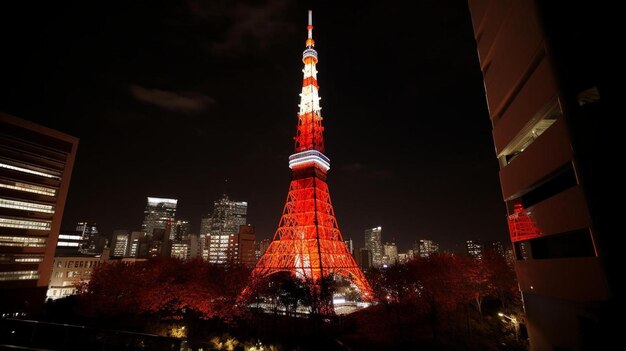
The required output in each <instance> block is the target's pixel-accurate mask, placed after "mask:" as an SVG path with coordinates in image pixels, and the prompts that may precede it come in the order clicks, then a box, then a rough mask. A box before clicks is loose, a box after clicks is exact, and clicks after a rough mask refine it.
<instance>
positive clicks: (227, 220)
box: [201, 194, 248, 264]
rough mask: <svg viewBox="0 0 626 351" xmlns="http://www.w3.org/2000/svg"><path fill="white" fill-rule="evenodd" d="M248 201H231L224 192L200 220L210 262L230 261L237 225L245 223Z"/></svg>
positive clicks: (222, 262)
mask: <svg viewBox="0 0 626 351" xmlns="http://www.w3.org/2000/svg"><path fill="white" fill-rule="evenodd" d="M247 213H248V203H247V202H243V201H232V200H230V199H229V198H228V196H227V195H226V194H224V195H223V196H222V198H221V199H219V200H217V201H215V202H214V203H213V212H212V213H211V215H210V216H209V217H207V218H205V219H203V220H202V228H201V230H203V231H204V232H203V233H201V234H205V235H206V236H207V237H206V240H207V251H208V260H209V262H211V263H217V264H225V263H228V262H232V260H233V254H232V253H229V251H232V250H234V248H233V246H234V245H236V242H237V238H236V237H235V235H236V234H237V233H238V232H239V227H240V226H242V225H245V224H246V215H247Z"/></svg>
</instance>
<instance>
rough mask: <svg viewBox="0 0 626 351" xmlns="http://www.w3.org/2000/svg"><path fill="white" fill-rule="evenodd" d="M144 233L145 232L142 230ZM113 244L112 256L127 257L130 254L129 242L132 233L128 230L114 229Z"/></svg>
mask: <svg viewBox="0 0 626 351" xmlns="http://www.w3.org/2000/svg"><path fill="white" fill-rule="evenodd" d="M140 233H142V234H143V232H140ZM112 239H113V244H112V245H111V247H112V248H113V250H112V254H111V256H112V257H125V256H127V255H128V243H129V240H130V234H129V233H128V230H114V231H113V238H112Z"/></svg>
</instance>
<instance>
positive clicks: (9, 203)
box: [0, 198, 54, 213]
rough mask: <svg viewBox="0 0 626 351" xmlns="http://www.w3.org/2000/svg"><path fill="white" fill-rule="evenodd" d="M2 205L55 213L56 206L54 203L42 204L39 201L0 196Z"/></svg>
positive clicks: (0, 204)
mask: <svg viewBox="0 0 626 351" xmlns="http://www.w3.org/2000/svg"><path fill="white" fill-rule="evenodd" d="M0 207H4V208H14V209H18V210H27V211H33V212H44V213H54V206H52V205H42V204H38V203H32V202H26V201H16V200H9V199H4V198H0Z"/></svg>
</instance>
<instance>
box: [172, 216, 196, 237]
mask: <svg viewBox="0 0 626 351" xmlns="http://www.w3.org/2000/svg"><path fill="white" fill-rule="evenodd" d="M190 228H191V226H190V225H189V221H185V220H182V219H179V220H176V221H174V224H173V225H172V230H171V231H170V241H173V242H179V241H183V240H188V239H189V234H190V233H191V230H190Z"/></svg>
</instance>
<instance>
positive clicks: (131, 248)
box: [124, 232, 149, 258]
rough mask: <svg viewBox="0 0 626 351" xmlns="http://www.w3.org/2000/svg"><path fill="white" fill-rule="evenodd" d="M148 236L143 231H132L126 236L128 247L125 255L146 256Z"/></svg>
mask: <svg viewBox="0 0 626 351" xmlns="http://www.w3.org/2000/svg"><path fill="white" fill-rule="evenodd" d="M148 245H149V243H148V237H147V236H146V233H144V232H132V233H130V236H129V237H128V249H127V250H126V254H125V255H124V256H126V257H135V258H146V257H148Z"/></svg>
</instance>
